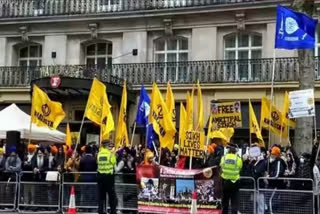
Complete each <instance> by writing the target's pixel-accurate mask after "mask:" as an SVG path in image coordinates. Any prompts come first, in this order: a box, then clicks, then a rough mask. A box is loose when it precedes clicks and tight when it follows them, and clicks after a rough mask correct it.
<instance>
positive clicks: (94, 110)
mask: <svg viewBox="0 0 320 214" xmlns="http://www.w3.org/2000/svg"><path fill="white" fill-rule="evenodd" d="M105 93H106V86H105V84H103V83H102V82H100V81H99V80H98V79H96V78H94V79H93V82H92V86H91V89H90V93H89V97H88V102H87V106H86V110H85V113H84V116H85V117H87V118H88V119H89V120H91V121H92V122H94V123H96V124H98V125H101V121H102V119H101V118H102V107H103V104H104V99H105Z"/></svg>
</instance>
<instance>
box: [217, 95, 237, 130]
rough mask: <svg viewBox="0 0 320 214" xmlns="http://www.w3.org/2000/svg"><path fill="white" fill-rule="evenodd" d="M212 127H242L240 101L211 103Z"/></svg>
mask: <svg viewBox="0 0 320 214" xmlns="http://www.w3.org/2000/svg"><path fill="white" fill-rule="evenodd" d="M211 109H212V111H211V113H212V128H213V129H214V130H218V129H220V128H240V127H242V117H241V103H240V101H236V102H227V103H212V108H211Z"/></svg>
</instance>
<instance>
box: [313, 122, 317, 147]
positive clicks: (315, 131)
mask: <svg viewBox="0 0 320 214" xmlns="http://www.w3.org/2000/svg"><path fill="white" fill-rule="evenodd" d="M313 120H314V144H316V143H317V138H318V135H317V119H316V116H314V117H313Z"/></svg>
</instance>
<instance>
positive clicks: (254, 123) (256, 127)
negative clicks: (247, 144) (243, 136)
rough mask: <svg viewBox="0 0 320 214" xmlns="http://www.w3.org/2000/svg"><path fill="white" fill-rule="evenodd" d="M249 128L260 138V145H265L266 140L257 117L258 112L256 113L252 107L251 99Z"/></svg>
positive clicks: (251, 132)
mask: <svg viewBox="0 0 320 214" xmlns="http://www.w3.org/2000/svg"><path fill="white" fill-rule="evenodd" d="M249 129H250V134H255V135H256V137H257V138H258V140H259V145H260V146H262V147H264V140H263V137H262V135H261V130H260V127H259V124H258V121H257V118H256V114H255V113H254V110H253V108H252V105H251V102H250V101H249Z"/></svg>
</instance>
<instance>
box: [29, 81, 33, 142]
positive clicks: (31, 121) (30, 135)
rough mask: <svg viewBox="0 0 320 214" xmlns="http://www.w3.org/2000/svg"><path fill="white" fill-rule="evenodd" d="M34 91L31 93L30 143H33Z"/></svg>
mask: <svg viewBox="0 0 320 214" xmlns="http://www.w3.org/2000/svg"><path fill="white" fill-rule="evenodd" d="M32 90H33V86H32ZM33 93H34V91H32V94H31V114H30V116H31V117H30V124H29V141H28V145H29V144H30V143H31V137H32V114H33Z"/></svg>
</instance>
